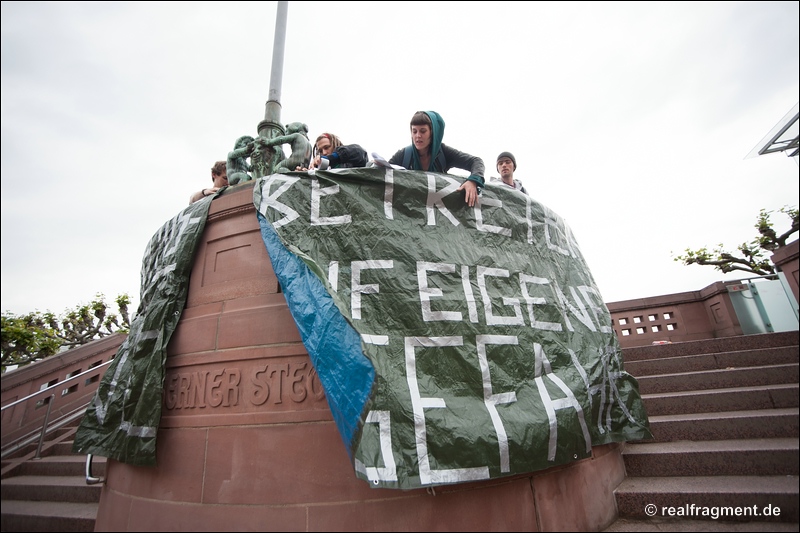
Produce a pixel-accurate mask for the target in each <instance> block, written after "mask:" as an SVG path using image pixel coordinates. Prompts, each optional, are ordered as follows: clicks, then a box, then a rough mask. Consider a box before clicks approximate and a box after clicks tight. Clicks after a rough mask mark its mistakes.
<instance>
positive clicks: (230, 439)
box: [95, 181, 625, 531]
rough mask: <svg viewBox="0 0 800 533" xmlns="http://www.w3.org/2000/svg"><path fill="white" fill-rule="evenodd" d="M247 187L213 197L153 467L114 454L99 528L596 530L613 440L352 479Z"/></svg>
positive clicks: (616, 468)
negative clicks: (492, 463)
mask: <svg viewBox="0 0 800 533" xmlns="http://www.w3.org/2000/svg"><path fill="white" fill-rule="evenodd" d="M254 183H255V182H253V181H250V182H246V183H244V184H242V185H240V186H237V187H233V188H230V189H228V190H226V191H225V192H224V193H223V194H222V195H221V196H220V197H218V198H216V199H214V200H213V202H212V205H211V207H210V210H209V215H208V222H207V223H206V226H205V231H204V234H203V237H202V241H201V244H200V246H199V247H198V250H197V252H196V256H195V262H194V266H193V270H192V274H191V279H190V282H189V295H188V299H187V303H186V308H185V310H184V312H183V314H182V315H181V320H180V322H179V324H178V327H177V329H176V331H175V333H174V334H173V337H172V339H171V341H170V345H169V348H168V358H167V371H166V379H165V384H164V400H163V401H164V406H163V416H162V419H161V424H160V426H159V430H158V442H157V461H158V466H157V467H137V466H130V465H127V464H124V463H120V462H118V461H114V460H111V459H109V460H108V462H107V464H106V482H105V485H104V486H103V491H102V495H101V499H100V506H99V511H98V514H97V521H96V526H95V531H387V530H394V531H397V530H406V531H444V530H450V531H463V530H482V531H537V530H538V531H567V530H574V531H600V530H603V529H604V528H605V527H607V526H608V525H609V524H610V523H611V522H613V521H614V520H615V518H616V513H617V512H616V503H615V500H614V493H613V491H614V489H615V488H616V487H617V485H618V484H619V483H620V482H621V481H622V479H623V478H624V476H625V468H624V464H623V461H622V455H621V445H619V444H609V445H605V446H599V447H595V448H594V449H593V454H592V457H590V458H587V459H584V460H581V461H576V462H575V463H571V464H568V465H564V466H559V467H555V468H552V469H548V470H544V471H541V472H535V473H531V474H525V475H517V476H514V477H509V478H503V479H496V480H488V481H483V482H475V483H464V484H458V485H450V486H442V487H435V488H429V489H424V488H423V489H417V490H409V491H402V490H394V489H382V488H381V489H376V488H371V486H370V485H369V484H368V483H367V482H365V481H363V480H361V479H358V478H357V477H356V476H355V473H354V470H353V465H352V464H351V463H350V459H349V457H348V455H347V451H346V449H345V446H344V444H343V442H342V440H341V437H340V436H339V433H338V431H337V429H336V426H335V423H334V422H333V417H332V416H331V412H330V409H329V407H328V404H327V402H326V400H325V395H324V391H323V390H322V387H321V386H320V382H319V379H318V378H317V376H316V373H315V371H314V368H313V367H312V365H311V361H310V359H309V357H308V353H307V352H306V350H305V348H304V346H303V344H302V342H301V340H300V334H299V332H298V330H297V328H296V326H295V324H294V321H293V319H292V317H291V315H290V313H289V310H288V307H287V305H286V300H285V298H284V296H283V294H282V293H281V288H280V286H279V284H278V281H277V278H276V276H275V273H274V271H273V270H272V264H271V261H270V259H269V256H268V254H267V252H266V248H265V246H264V243H263V241H262V239H261V233H260V229H259V226H258V221H257V218H256V214H255V209H254V206H253V185H254Z"/></svg>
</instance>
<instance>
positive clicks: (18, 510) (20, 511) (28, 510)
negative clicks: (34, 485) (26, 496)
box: [0, 499, 99, 532]
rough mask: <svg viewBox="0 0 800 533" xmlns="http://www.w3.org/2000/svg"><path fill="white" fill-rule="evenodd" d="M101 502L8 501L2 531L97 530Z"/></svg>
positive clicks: (4, 509) (5, 505)
mask: <svg viewBox="0 0 800 533" xmlns="http://www.w3.org/2000/svg"><path fill="white" fill-rule="evenodd" d="M98 506H99V504H98V503H71V502H54V501H30V500H6V499H3V501H2V506H0V509H2V511H1V512H0V515H2V516H1V517H0V520H1V521H2V527H0V529H1V530H2V531H59V532H65V531H94V525H95V521H96V519H97V511H98Z"/></svg>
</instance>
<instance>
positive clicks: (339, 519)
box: [308, 478, 538, 531]
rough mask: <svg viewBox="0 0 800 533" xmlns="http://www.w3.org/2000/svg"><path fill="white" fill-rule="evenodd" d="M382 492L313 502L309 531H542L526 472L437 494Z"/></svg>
mask: <svg viewBox="0 0 800 533" xmlns="http://www.w3.org/2000/svg"><path fill="white" fill-rule="evenodd" d="M473 487H474V485H473ZM451 488H452V487H451ZM384 496H385V498H384V499H380V500H373V501H368V502H364V501H342V502H340V503H338V504H334V505H325V506H319V505H318V506H313V507H309V510H308V531H538V528H537V525H536V508H535V507H534V498H533V492H532V491H531V486H530V480H529V479H528V478H525V479H517V480H515V481H510V482H506V483H501V484H496V485H489V486H483V487H481V488H473V489H471V490H456V491H454V492H445V493H439V492H436V493H435V495H434V494H433V493H430V492H428V491H413V492H404V491H394V492H391V493H388V494H385V495H384Z"/></svg>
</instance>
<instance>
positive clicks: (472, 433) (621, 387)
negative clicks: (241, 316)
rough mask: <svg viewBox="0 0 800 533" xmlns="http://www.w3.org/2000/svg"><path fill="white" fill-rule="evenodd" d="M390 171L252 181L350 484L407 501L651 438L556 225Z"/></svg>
mask: <svg viewBox="0 0 800 533" xmlns="http://www.w3.org/2000/svg"><path fill="white" fill-rule="evenodd" d="M462 181H463V178H458V177H456V176H452V175H446V174H438V173H428V172H417V171H406V170H394V169H383V168H367V169H341V170H332V171H325V172H323V171H316V172H313V171H312V172H310V173H300V172H293V173H288V174H275V175H271V176H266V177H263V178H259V179H258V180H257V182H256V184H255V188H254V199H253V200H254V204H255V207H256V210H257V216H258V218H259V223H260V227H261V233H262V237H263V239H264V243H265V245H266V247H267V250H268V252H269V255H270V258H271V260H272V262H273V267H274V270H275V272H276V274H277V275H278V278H279V280H280V283H281V286H282V287H283V290H284V293H285V295H286V299H287V302H288V304H289V308H290V310H291V312H292V315H293V317H294V318H295V322H296V323H297V325H298V329H299V330H300V333H301V336H302V337H303V341H304V343H305V346H306V348H307V350H308V352H309V355H310V357H311V360H312V363H313V364H314V366H315V368H316V370H317V373H318V375H319V377H320V380H321V381H322V384H323V386H324V387H325V393H326V397H327V399H328V403H329V405H330V407H331V411H332V413H333V416H334V420H335V422H336V424H337V427H338V429H339V432H340V434H341V436H342V439H343V441H344V443H345V445H346V447H347V449H348V452H349V454H350V457H351V460H352V462H353V467H354V470H355V472H356V475H357V476H359V477H360V478H362V479H365V480H368V481H369V482H370V484H371V485H372V486H375V487H390V488H401V489H412V488H418V487H425V486H434V485H441V484H449V483H460V482H467V481H477V480H484V479H492V478H498V477H503V476H509V475H516V474H520V473H526V472H533V471H537V470H542V469H545V468H548V467H552V466H555V465H562V464H566V463H569V462H571V461H575V460H579V459H583V458H586V457H589V456H590V455H591V450H592V446H596V445H601V444H606V443H611V442H622V441H628V440H642V439H651V438H652V435H651V433H650V430H649V424H648V420H647V415H646V413H645V410H644V406H643V403H642V400H641V397H640V395H639V391H638V384H637V382H636V380H635V379H634V378H633V377H632V376H631V375H630V374H628V373H627V372H625V370H624V368H623V360H622V353H621V350H620V347H619V343H618V341H617V339H616V337H615V334H614V332H613V329H612V327H611V316H610V314H609V312H608V309H607V307H606V306H605V304H604V302H603V300H602V297H601V295H600V292H599V290H598V289H597V287H596V285H595V282H594V280H593V278H592V275H591V273H590V271H589V267H588V265H587V264H586V261H585V260H584V258H583V256H582V255H581V253H580V249H579V247H578V244H577V242H576V239H575V237H574V236H573V234H572V232H571V231H570V229H569V227H568V226H567V224H566V223H565V222H564V220H563V219H562V218H561V217H559V216H558V215H557V214H556V213H554V212H553V211H552V210H550V209H548V208H547V207H546V206H544V205H542V204H541V203H539V202H537V201H535V200H534V199H532V198H531V197H529V196H527V195H525V194H522V193H520V192H518V191H514V190H511V189H510V188H504V187H502V186H498V185H493V184H491V183H489V184H487V187H486V188H485V189H484V191H483V194H482V196H481V199H480V202H479V203H478V204H477V205H476V206H475V207H468V206H467V205H466V204H465V203H464V199H463V194H462V193H458V192H456V189H457V188H458V187H459V186H460V184H461V182H462Z"/></svg>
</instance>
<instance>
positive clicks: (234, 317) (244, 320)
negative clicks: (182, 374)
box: [217, 307, 301, 350]
mask: <svg viewBox="0 0 800 533" xmlns="http://www.w3.org/2000/svg"><path fill="white" fill-rule="evenodd" d="M300 340H301V338H300V332H299V331H298V330H297V325H296V324H295V321H294V318H292V315H291V313H289V308H288V307H283V308H281V307H262V308H259V309H253V310H250V311H241V312H238V313H237V312H231V313H224V314H223V315H222V316H221V317H220V319H219V333H218V336H217V346H218V348H219V349H221V350H224V349H227V348H237V347H245V346H260V345H264V344H279V343H285V342H297V341H300Z"/></svg>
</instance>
